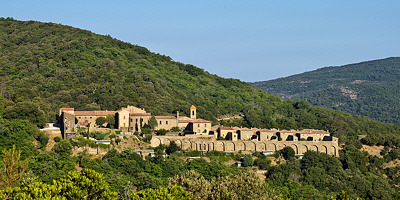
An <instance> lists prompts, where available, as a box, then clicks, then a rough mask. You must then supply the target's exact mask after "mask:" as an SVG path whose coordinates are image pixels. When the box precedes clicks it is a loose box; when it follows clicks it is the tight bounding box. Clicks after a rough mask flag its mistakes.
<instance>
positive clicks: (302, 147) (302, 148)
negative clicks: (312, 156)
mask: <svg viewBox="0 0 400 200" xmlns="http://www.w3.org/2000/svg"><path fill="white" fill-rule="evenodd" d="M307 151H308V146H307V145H305V144H303V145H301V146H300V147H299V154H304V153H305V152H307Z"/></svg>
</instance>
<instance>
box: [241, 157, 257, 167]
mask: <svg viewBox="0 0 400 200" xmlns="http://www.w3.org/2000/svg"><path fill="white" fill-rule="evenodd" d="M253 164H254V161H253V156H251V155H250V154H246V155H245V156H244V157H243V163H242V165H243V167H251V166H253Z"/></svg>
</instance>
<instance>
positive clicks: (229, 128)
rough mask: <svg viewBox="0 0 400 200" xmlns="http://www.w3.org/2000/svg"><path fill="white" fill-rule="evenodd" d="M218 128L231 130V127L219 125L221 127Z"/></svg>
mask: <svg viewBox="0 0 400 200" xmlns="http://www.w3.org/2000/svg"><path fill="white" fill-rule="evenodd" d="M219 130H233V128H231V127H223V126H221V127H219Z"/></svg>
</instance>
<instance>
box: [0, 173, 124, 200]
mask: <svg viewBox="0 0 400 200" xmlns="http://www.w3.org/2000/svg"><path fill="white" fill-rule="evenodd" d="M0 198H1V199H4V200H6V199H117V193H116V192H112V191H111V190H110V189H109V186H108V184H107V182H106V181H105V180H104V177H103V175H102V174H99V173H97V172H95V171H93V170H89V169H83V170H82V171H81V172H78V171H73V172H69V173H68V174H67V175H66V176H65V177H63V178H61V179H59V180H56V181H54V182H53V184H51V185H50V184H46V183H42V182H34V183H32V184H29V185H27V186H25V187H22V188H20V187H15V188H8V189H5V190H1V191H0Z"/></svg>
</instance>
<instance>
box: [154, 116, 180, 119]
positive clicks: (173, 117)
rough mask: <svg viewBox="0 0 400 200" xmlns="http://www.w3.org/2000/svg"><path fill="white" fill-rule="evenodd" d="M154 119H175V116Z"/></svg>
mask: <svg viewBox="0 0 400 200" xmlns="http://www.w3.org/2000/svg"><path fill="white" fill-rule="evenodd" d="M155 118H156V119H176V117H175V116H155Z"/></svg>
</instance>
